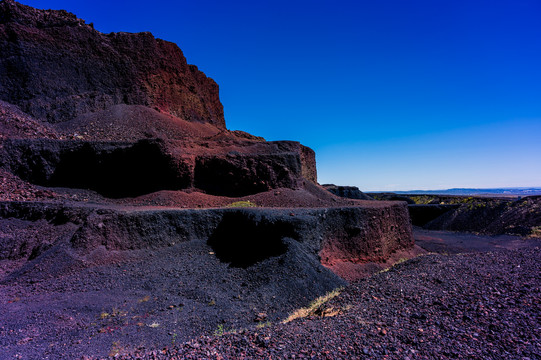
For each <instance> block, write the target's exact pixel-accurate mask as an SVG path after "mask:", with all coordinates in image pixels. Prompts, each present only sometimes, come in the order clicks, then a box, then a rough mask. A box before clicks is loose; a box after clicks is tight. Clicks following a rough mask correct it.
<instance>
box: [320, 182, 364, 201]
mask: <svg viewBox="0 0 541 360" xmlns="http://www.w3.org/2000/svg"><path fill="white" fill-rule="evenodd" d="M322 186H323V187H324V188H325V189H327V191H330V192H331V193H333V194H334V195H336V196H340V197H344V198H348V199H358V200H374V199H373V198H371V197H370V196H368V195H366V194H365V193H363V192H362V191H361V190H359V188H358V187H356V186H339V185H334V184H324V185H322Z"/></svg>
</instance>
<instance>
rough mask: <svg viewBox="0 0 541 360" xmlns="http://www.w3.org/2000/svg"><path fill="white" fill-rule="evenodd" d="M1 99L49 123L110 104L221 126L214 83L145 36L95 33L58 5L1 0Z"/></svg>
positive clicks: (167, 47) (177, 54)
mask: <svg viewBox="0 0 541 360" xmlns="http://www.w3.org/2000/svg"><path fill="white" fill-rule="evenodd" d="M0 54H1V56H0V100H4V101H7V102H9V103H11V104H15V105H18V106H19V107H20V108H21V109H22V110H23V111H24V112H26V113H28V114H30V115H31V116H33V117H35V118H37V119H39V120H46V121H48V122H51V123H56V122H62V121H66V120H70V119H73V118H75V117H76V116H78V115H81V114H85V113H88V112H95V111H99V110H104V109H107V108H109V107H110V106H113V105H117V104H128V105H145V106H148V107H152V108H155V109H157V110H159V111H160V112H163V113H167V114H171V115H173V116H176V117H178V118H181V119H183V120H187V121H191V122H203V123H209V124H212V125H215V126H217V127H218V128H221V129H225V120H224V114H223V107H222V104H221V103H220V100H219V97H218V85H217V84H216V83H215V82H214V81H213V80H212V79H210V78H207V77H206V76H205V74H203V73H202V72H201V71H199V70H198V69H197V67H196V66H194V65H189V64H187V62H186V58H185V57H184V55H183V54H182V51H181V50H180V49H179V48H178V46H177V45H175V44H173V43H170V42H167V41H164V40H160V39H156V38H154V37H153V36H152V34H150V33H148V32H145V33H138V34H130V33H111V34H102V33H100V32H98V31H96V30H94V28H93V26H92V24H86V23H85V21H84V20H81V19H78V18H77V17H76V16H75V15H73V14H71V13H68V12H66V11H63V10H37V9H34V8H31V7H29V6H25V5H22V4H19V3H17V2H15V1H12V0H4V1H3V2H1V3H0Z"/></svg>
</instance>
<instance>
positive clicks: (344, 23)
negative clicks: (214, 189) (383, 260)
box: [22, 0, 541, 190]
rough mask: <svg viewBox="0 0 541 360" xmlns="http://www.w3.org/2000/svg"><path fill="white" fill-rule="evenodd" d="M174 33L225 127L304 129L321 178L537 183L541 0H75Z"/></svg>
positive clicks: (108, 17)
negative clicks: (209, 89)
mask: <svg viewBox="0 0 541 360" xmlns="http://www.w3.org/2000/svg"><path fill="white" fill-rule="evenodd" d="M22 3H24V4H27V5H31V6H35V7H38V8H53V9H66V10H68V11H71V12H74V13H75V14H77V15H78V16H79V17H81V18H83V19H85V20H86V21H87V22H93V23H94V26H95V28H96V29H98V30H100V31H102V32H112V31H128V32H139V31H150V32H152V33H153V34H154V35H155V36H156V37H159V38H162V39H165V40H169V41H172V42H175V43H177V44H178V45H179V46H180V48H181V49H182V50H183V52H184V55H185V56H186V58H187V59H188V62H189V63H192V64H196V65H197V66H198V67H199V68H200V69H201V70H202V71H204V72H205V73H206V74H207V75H208V76H210V77H212V78H213V79H215V80H216V81H217V82H218V84H219V85H220V96H221V100H222V103H223V104H224V109H225V117H226V123H227V126H228V128H230V129H240V130H245V131H248V132H250V133H253V134H255V135H260V136H263V137H265V138H266V139H267V140H283V139H287V140H298V141H300V142H302V143H303V144H305V145H307V146H310V147H311V148H313V149H314V150H315V151H316V153H317V160H318V171H319V181H320V183H336V184H340V185H356V186H359V187H360V188H361V189H362V190H408V189H443V188H451V187H503V186H541V21H540V19H541V1H539V0H524V1H522V0H509V1H498V0H490V1H479V0H473V1H472V0H464V1H462V0H453V1H443V0H442V1H440V0H438V1H434V0H425V1H416V0H409V1H403V0H387V1H386V0H382V1H340V0H334V1H331V0H328V1H318V0H310V1H295V0H289V1H282V0H274V1H265V0H261V1H210V0H191V1H173V0H154V1H139V0H132V1H112V0H107V1H104V0H93V1H72V0H23V1H22Z"/></svg>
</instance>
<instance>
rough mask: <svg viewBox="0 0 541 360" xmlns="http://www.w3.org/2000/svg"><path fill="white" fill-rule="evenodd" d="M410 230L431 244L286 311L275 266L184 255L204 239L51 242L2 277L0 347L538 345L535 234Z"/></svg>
mask: <svg viewBox="0 0 541 360" xmlns="http://www.w3.org/2000/svg"><path fill="white" fill-rule="evenodd" d="M414 233H415V238H416V240H417V244H418V245H420V246H421V247H424V248H425V249H426V250H428V251H429V252H431V253H433V254H429V255H424V256H419V257H417V258H414V259H412V260H409V261H405V262H403V263H401V264H399V265H396V266H394V267H392V268H391V270H389V271H379V272H378V273H377V274H375V275H372V276H370V277H367V278H366V279H364V280H361V281H357V282H353V283H350V284H349V285H347V286H346V287H345V288H344V289H343V290H342V291H341V293H340V295H339V296H337V297H336V298H335V299H333V300H331V301H330V302H329V303H327V304H324V305H323V306H322V307H321V308H320V309H319V311H316V313H317V314H319V316H308V317H305V318H301V319H297V320H294V321H292V322H290V323H288V324H282V323H281V321H282V320H283V319H284V318H286V317H287V316H288V314H290V313H292V312H293V311H294V310H295V309H294V308H292V307H291V306H290V304H289V303H288V301H291V294H285V293H284V294H281V295H278V296H282V297H283V300H284V301H280V300H276V299H270V298H267V294H270V293H273V294H275V295H274V296H276V294H280V291H282V290H280V284H276V283H274V282H273V277H274V276H275V274H271V273H265V272H264V271H261V269H259V270H258V271H255V270H254V269H250V268H248V269H241V268H239V269H235V271H233V272H231V271H227V272H226V271H225V268H223V267H224V266H225V265H224V264H222V263H220V262H219V261H217V260H215V261H214V262H213V260H212V258H211V257H208V258H207V259H208V263H200V264H193V259H195V258H198V259H201V257H197V256H196V254H197V253H198V252H209V251H212V249H211V248H206V247H205V246H204V245H203V246H201V245H197V246H196V247H197V248H193V249H181V248H180V247H182V246H191V245H186V244H179V245H177V246H172V247H168V248H164V249H161V250H158V251H156V250H152V251H151V250H137V251H124V252H115V254H114V256H116V259H115V261H112V262H111V258H110V257H109V258H108V260H107V261H106V262H104V263H103V264H99V263H96V264H94V265H93V266H87V265H88V264H82V263H81V264H73V263H72V264H69V263H62V262H59V261H58V260H57V259H58V258H62V254H58V253H54V254H53V253H51V254H48V255H49V256H47V257H45V258H44V260H43V261H42V262H40V263H38V264H33V266H31V267H23V268H22V269H21V270H19V271H17V272H16V273H12V274H8V275H7V276H4V278H3V279H1V280H0V299H2V300H1V302H0V312H1V313H2V314H3V317H2V320H1V322H0V339H1V340H0V342H1V343H0V345H1V347H0V358H2V359H12V358H14V359H16V358H20V359H79V358H84V357H85V356H86V357H89V358H106V357H108V356H119V355H122V356H124V358H128V359H132V358H146V359H155V358H160V359H169V358H175V356H176V358H178V359H184V358H193V359H201V358H212V359H237V358H249V359H258V358H316V359H318V358H322V359H337V358H343V359H351V358H388V359H406V358H410V359H422V358H434V357H437V358H465V357H470V358H488V359H498V358H507V359H528V358H529V359H539V358H541V347H540V344H539V329H540V328H541V324H540V321H539V319H540V317H539V315H540V314H541V311H540V310H541V305H540V296H539V292H540V288H541V279H540V276H539V274H540V270H541V269H540V265H539V261H538V260H539V256H540V255H541V252H540V250H539V247H540V245H541V240H539V239H521V238H518V237H512V236H498V237H488V236H478V235H472V234H459V233H450V232H441V231H427V230H421V229H416V230H415V231H414ZM186 250H189V251H186ZM55 251H60V252H61V251H70V250H69V249H64V250H62V249H60V250H55ZM99 251H104V250H97V252H99ZM64 258H65V259H66V260H68V259H70V257H69V256H64ZM95 258H96V259H99V258H100V256H99V254H98V253H96V254H95ZM399 262H401V261H399ZM186 264H191V265H192V266H186ZM257 266H261V267H263V268H264V267H265V266H268V264H259V265H257ZM45 267H47V268H49V269H51V268H52V269H54V271H55V272H54V273H51V271H44V269H45ZM196 267H203V268H206V269H207V270H208V271H207V272H202V271H199V270H200V269H197V268H196ZM286 270H287V271H291V272H292V273H295V272H298V270H295V269H285V270H284V271H286ZM40 274H45V275H44V276H40ZM205 274H206V275H205ZM372 274H373V271H372ZM201 276H212V277H214V278H215V279H216V281H215V282H216V287H215V288H214V289H208V288H201V287H200V286H198V284H201V283H203V282H204V279H202V278H199V277H201ZM302 276H309V274H304V275H302ZM302 276H301V277H302ZM329 276H330V275H329ZM187 285H188V286H187ZM270 288H273V290H272V291H269V289H270ZM287 288H291V284H288V285H287V286H284V289H287ZM299 294H302V289H299ZM288 296H289V297H288ZM286 300H287V301H286ZM311 300H312V299H306V300H305V303H307V304H308V303H309V302H310V301H311ZM246 304H251V305H250V306H248V307H247V306H246ZM322 314H327V315H333V316H328V317H322V316H321V315H322ZM130 354H132V355H130Z"/></svg>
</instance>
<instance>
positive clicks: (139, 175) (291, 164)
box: [0, 139, 316, 198]
mask: <svg viewBox="0 0 541 360" xmlns="http://www.w3.org/2000/svg"><path fill="white" fill-rule="evenodd" d="M305 149H307V148H306V147H303V146H302V145H300V144H299V143H296V142H291V141H284V142H249V141H247V142H237V143H232V144H228V143H226V142H224V143H221V144H216V143H214V144H213V143H208V142H203V143H197V142H187V143H186V142H181V141H177V142H174V141H170V142H165V141H162V140H152V139H150V140H140V141H138V142H98V141H79V140H55V139H4V140H0V167H2V168H4V169H8V170H9V171H10V172H12V173H13V174H15V175H17V176H19V177H20V178H21V179H23V180H26V181H28V182H31V183H33V184H37V185H42V186H49V187H67V188H82V189H90V190H94V191H96V192H98V193H100V194H102V195H103V196H105V197H109V198H124V197H136V196H139V195H144V194H148V193H151V192H155V191H160V190H182V189H192V188H196V189H199V190H201V191H204V192H206V193H209V194H212V195H223V196H231V197H237V196H245V195H251V194H256V193H259V192H264V191H268V190H270V189H275V188H291V189H295V188H299V187H300V186H302V181H303V174H307V176H309V177H310V178H311V179H314V180H315V178H316V174H315V169H312V168H311V166H312V165H311V164H313V163H315V159H314V158H313V157H312V158H310V157H309V156H307V155H306V154H305V153H306V150H305ZM308 155H313V152H312V153H308Z"/></svg>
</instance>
